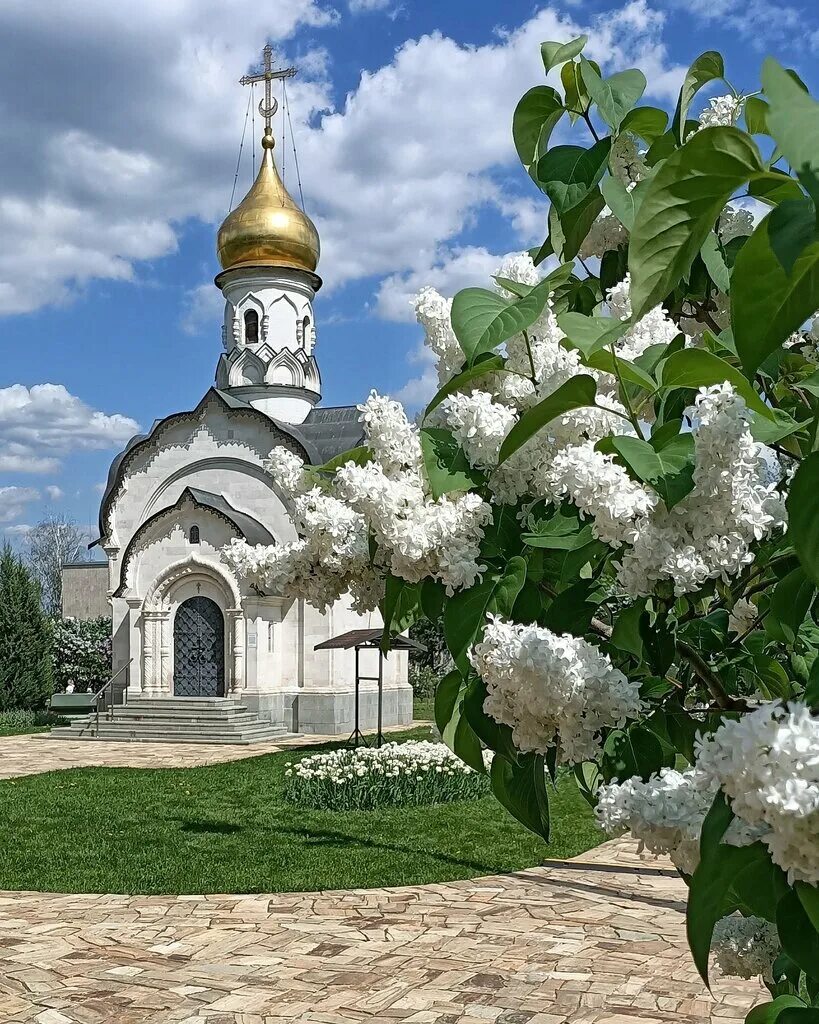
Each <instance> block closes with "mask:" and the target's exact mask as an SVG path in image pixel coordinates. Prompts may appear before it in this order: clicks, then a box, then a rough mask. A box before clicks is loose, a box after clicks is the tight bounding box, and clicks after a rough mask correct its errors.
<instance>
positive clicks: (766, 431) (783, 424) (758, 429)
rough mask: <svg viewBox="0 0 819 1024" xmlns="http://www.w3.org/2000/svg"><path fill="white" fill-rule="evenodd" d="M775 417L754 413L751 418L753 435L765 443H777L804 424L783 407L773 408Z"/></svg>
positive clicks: (756, 439) (755, 438)
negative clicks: (798, 421) (770, 417)
mask: <svg viewBox="0 0 819 1024" xmlns="http://www.w3.org/2000/svg"><path fill="white" fill-rule="evenodd" d="M772 412H773V419H769V418H768V417H767V416H760V415H759V414H758V413H754V414H753V417H752V419H751V436H752V437H753V439H754V440H755V441H761V442H762V443H763V444H775V443H776V442H777V441H781V440H782V438H783V437H788V436H789V435H790V434H793V433H795V432H796V431H797V430H801V429H802V426H803V424H801V423H797V421H796V420H795V419H794V418H793V417H792V416H789V415H788V414H787V413H786V412H785V411H784V410H783V409H773V410H772Z"/></svg>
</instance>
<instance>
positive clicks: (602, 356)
mask: <svg viewBox="0 0 819 1024" xmlns="http://www.w3.org/2000/svg"><path fill="white" fill-rule="evenodd" d="M583 361H584V363H585V364H586V366H591V367H592V368H593V369H595V370H603V371H604V372H605V373H611V374H613V375H614V376H615V377H616V376H617V373H618V371H619V373H620V376H621V377H622V378H623V380H625V381H628V382H629V383H630V384H636V385H637V386H638V387H641V388H645V390H646V391H648V392H649V394H653V393H654V392H655V391H656V390H657V382H656V381H655V380H654V378H653V377H651V376H650V375H649V374H647V373H646V372H645V370H643V369H642V368H641V367H639V366H638V365H637V364H636V363H632V362H630V360H628V359H623V357H622V356H618V357H617V365H616V367H615V363H614V356H613V355H612V353H611V352H610V351H609V349H601V350H600V351H599V352H593V353H592V354H591V355H590V356H587V357H586V358H585V359H584V360H583Z"/></svg>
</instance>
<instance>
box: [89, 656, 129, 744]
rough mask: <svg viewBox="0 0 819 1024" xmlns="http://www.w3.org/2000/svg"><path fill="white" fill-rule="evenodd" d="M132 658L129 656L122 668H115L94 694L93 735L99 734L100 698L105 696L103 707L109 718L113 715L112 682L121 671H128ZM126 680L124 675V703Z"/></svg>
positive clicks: (126, 690) (126, 695)
mask: <svg viewBox="0 0 819 1024" xmlns="http://www.w3.org/2000/svg"><path fill="white" fill-rule="evenodd" d="M133 660H134V659H133V658H129V659H128V661H126V662H125V664H124V665H123V666H122V668H120V669H117V671H116V672H115V673H114V674H113V675H112V676H111V678H110V679H109V680H108V682H107V683H106V684H105V686H103V687H102V688H101V689H100V690H98V691H97V695H96V697H95V699H94V705H95V711H96V722H95V725H94V735H95V736H98V735H99V731H100V703H101V701H102V698H103V697H104V698H105V700H104V704H103V706H104V707H105V709H106V714H107V716H108V719H109V720H110V719H111V718H113V717H114V682H115V681H116V679H117V678H118V677H119V676H121V675H122V673H123V672H127V671H128V669H129V668H130V667H131V662H132V661H133ZM128 682H129V680H128V678H127V677H126V680H125V687H124V689H123V693H124V694H125V703H126V704H127V702H128Z"/></svg>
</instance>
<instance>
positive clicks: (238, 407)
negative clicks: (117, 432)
mask: <svg viewBox="0 0 819 1024" xmlns="http://www.w3.org/2000/svg"><path fill="white" fill-rule="evenodd" d="M211 395H215V396H216V397H217V398H218V399H219V401H220V402H221V403H222V404H223V405H224V406H225V407H226V408H228V409H233V410H235V411H237V412H243V413H250V414H251V415H255V416H259V417H261V419H262V420H263V421H265V422H266V423H269V424H272V425H273V426H274V427H277V428H278V429H279V430H280V431H281V432H282V433H283V434H286V435H288V436H289V437H292V438H293V440H294V441H296V443H297V444H298V445H299V447H300V448H301V449H302V452H303V455H304V460H305V462H307V463H309V464H310V465H313V466H320V465H322V463H324V462H327V461H328V460H329V459H331V458H333V457H334V456H335V455H339V454H340V453H341V452H344V451H347V450H348V449H349V448H354V447H356V446H357V445H359V444H361V442H362V440H363V437H364V435H363V431H362V429H361V424H360V423H359V422H358V410H357V409H356V407H355V406H354V405H352V406H331V407H329V408H325V409H311V410H310V413H309V414H308V416H307V419H306V420H305V421H304V423H299V424H296V423H285V422H284V421H282V420H277V419H275V418H274V417H273V416H268V415H267V414H266V413H264V412H262V411H261V410H260V409H256V408H254V406H252V405H250V404H249V403H248V402H245V401H243V400H242V399H241V398H237V397H236V396H235V395H232V394H231V393H230V392H229V391H226V390H222V389H220V388H210V389H209V390H208V391H207V393H206V394H205V395H204V397H203V398H202V400H201V401H200V402H199V404H198V405H197V406H196V408H195V409H193V410H189V411H186V412H177V413H172V414H171V415H170V416H166V417H164V418H163V419H158V420H155V421H154V423H153V425H152V426H151V429H150V430H149V431H148V433H147V434H136V435H135V436H134V437H132V438H131V440H130V441H129V442H128V443H127V444H126V446H125V448H124V449H123V450H122V451H121V452H120V453H119V454H118V455H117V456H116V457H115V458H114V460H113V462H112V463H111V468H110V469H109V471H108V480H107V482H106V485H105V491H104V493H103V496H102V500H101V502H100V515H99V531H100V536H99V537H98V538H97V540H95V541H94V542H93V543H92V544H89V547H94V546H95V545H96V544H98V543H99V542H100V540H102V538H103V537H104V536H105V517H106V514H107V511H108V507H109V505H110V502H111V500H112V498H113V496H114V494H115V493H116V489H117V486H118V485H119V482H120V479H121V477H122V473H123V470H124V468H125V463H126V461H127V458H128V456H129V455H131V454H132V453H133V452H135V450H136V449H137V448H139V447H141V446H142V445H143V444H147V443H150V441H151V440H152V439H153V438H154V436H155V435H156V433H157V431H158V430H160V429H161V428H162V427H164V426H167V425H169V424H171V423H173V422H174V421H175V420H181V419H184V418H185V417H187V416H197V415H198V414H199V412H200V410H201V409H202V407H203V406H204V404H205V402H206V401H207V400H208V398H209V397H210V396H211Z"/></svg>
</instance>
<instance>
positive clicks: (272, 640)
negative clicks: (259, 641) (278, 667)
mask: <svg viewBox="0 0 819 1024" xmlns="http://www.w3.org/2000/svg"><path fill="white" fill-rule="evenodd" d="M275 650H276V629H275V627H274V625H273V623H272V622H268V624H267V651H268V654H273V652H274V651H275Z"/></svg>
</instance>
